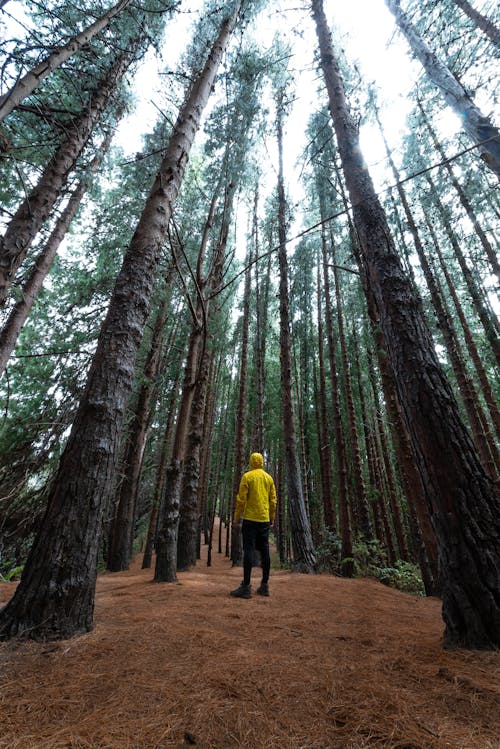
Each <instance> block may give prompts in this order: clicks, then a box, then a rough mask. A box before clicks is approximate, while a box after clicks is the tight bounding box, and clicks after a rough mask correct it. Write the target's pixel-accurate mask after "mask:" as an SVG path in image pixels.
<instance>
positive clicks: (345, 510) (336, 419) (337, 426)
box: [321, 211, 354, 577]
mask: <svg viewBox="0 0 500 749" xmlns="http://www.w3.org/2000/svg"><path fill="white" fill-rule="evenodd" d="M322 215H323V211H322ZM321 248H322V260H323V288H324V292H325V322H326V338H327V341H328V358H329V362H330V379H331V388H332V412H333V413H332V417H333V430H334V447H335V457H336V468H337V493H338V501H339V522H340V533H341V537H342V559H343V560H349V561H346V562H344V563H343V567H342V574H343V575H344V576H345V577H352V575H353V573H354V566H353V561H352V529H351V519H350V514H349V495H348V490H347V456H346V445H345V438H344V430H343V427H342V414H341V410H340V393H339V383H338V375H337V363H336V357H335V338H334V335H333V320H332V301H331V294H330V281H329V277H328V256H327V251H326V235H325V229H324V224H323V228H322V232H321Z"/></svg>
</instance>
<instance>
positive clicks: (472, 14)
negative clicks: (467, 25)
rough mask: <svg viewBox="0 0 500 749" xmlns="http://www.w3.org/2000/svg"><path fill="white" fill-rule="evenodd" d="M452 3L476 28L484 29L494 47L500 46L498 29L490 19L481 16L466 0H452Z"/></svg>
mask: <svg viewBox="0 0 500 749" xmlns="http://www.w3.org/2000/svg"><path fill="white" fill-rule="evenodd" d="M454 3H455V5H458V7H459V8H460V9H461V10H463V12H464V13H465V15H466V16H468V17H469V18H470V20H471V21H472V22H473V23H474V24H475V25H476V26H477V28H478V29H481V31H484V33H485V34H486V36H487V37H488V39H489V40H490V42H493V44H494V45H495V46H496V47H500V30H499V29H498V27H497V26H495V24H494V23H493V22H492V21H490V20H489V19H488V18H486V17H485V16H483V15H482V13H480V12H479V11H478V10H475V8H473V7H472V5H471V4H470V3H469V2H468V0H454Z"/></svg>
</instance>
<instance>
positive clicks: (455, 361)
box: [375, 110, 496, 478]
mask: <svg viewBox="0 0 500 749" xmlns="http://www.w3.org/2000/svg"><path fill="white" fill-rule="evenodd" d="M375 114H376V118H377V123H378V126H379V129H380V134H381V136H382V139H383V141H384V145H385V150H386V153H387V158H388V160H389V164H390V166H391V169H392V173H393V175H394V179H395V180H396V185H397V191H398V195H399V199H400V201H401V205H402V206H403V210H404V212H405V216H406V221H407V224H408V228H409V229H410V232H411V235H412V237H413V244H414V247H415V249H416V251H417V255H418V259H419V261H420V267H421V268H422V272H423V274H424V278H425V281H426V284H427V288H428V289H429V293H430V297H431V303H432V306H433V308H434V312H435V314H436V318H437V323H438V328H439V330H440V331H441V334H442V336H443V340H444V343H445V347H446V350H447V352H448V356H449V358H450V362H451V366H452V368H453V372H454V374H455V377H456V380H457V385H458V389H459V392H460V396H461V399H462V402H463V404H464V406H465V411H466V413H467V417H468V419H469V424H470V426H471V429H472V434H473V436H474V441H475V443H476V447H477V448H478V451H479V454H480V456H481V460H482V463H483V466H484V468H485V469H486V470H487V471H488V473H489V475H490V476H491V477H492V478H495V475H496V466H495V465H494V462H492V455H491V454H490V450H489V446H488V442H487V439H486V436H485V434H484V431H483V428H482V424H481V421H480V418H479V415H478V408H477V406H478V403H477V396H476V391H475V388H474V385H473V383H472V382H471V380H470V377H469V375H468V373H467V371H466V369H465V365H464V361H463V356H462V353H461V347H460V343H459V341H458V338H457V335H456V331H455V329H454V327H453V324H452V321H451V319H450V316H449V314H448V311H447V309H446V308H445V303H444V299H443V298H442V295H441V294H440V291H439V289H438V286H437V282H436V280H435V278H434V274H433V272H432V270H431V267H430V265H429V262H428V260H427V256H426V253H425V250H424V246H423V244H422V240H421V239H420V233H419V231H418V229H417V224H416V222H415V219H414V218H413V213H412V212H411V210H410V205H409V203H408V199H407V197H406V192H405V190H404V188H403V185H402V184H401V177H400V174H399V172H398V170H397V168H396V165H395V163H394V160H393V158H392V155H391V151H390V149H389V145H388V143H387V140H386V138H385V134H384V131H383V128H382V124H381V122H380V119H379V117H378V112H377V111H376V110H375Z"/></svg>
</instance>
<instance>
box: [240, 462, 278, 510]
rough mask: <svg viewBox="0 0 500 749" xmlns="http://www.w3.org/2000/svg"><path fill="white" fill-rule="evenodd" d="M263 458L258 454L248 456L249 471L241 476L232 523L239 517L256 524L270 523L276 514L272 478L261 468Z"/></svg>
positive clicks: (274, 488) (274, 489) (274, 490)
mask: <svg viewBox="0 0 500 749" xmlns="http://www.w3.org/2000/svg"><path fill="white" fill-rule="evenodd" d="M263 465H264V458H263V457H262V455H261V454H260V453H252V454H251V456H250V469H251V470H250V471H247V472H246V473H244V474H243V476H242V478H241V482H240V488H239V490H238V496H237V497H236V509H235V511H234V522H235V523H237V522H238V521H239V519H240V517H241V516H243V519H244V520H255V521H257V522H258V523H272V522H274V516H275V514H276V503H277V499H276V487H275V486H274V481H273V479H272V476H270V475H269V474H268V473H266V472H265V471H264V470H263V468H262V466H263Z"/></svg>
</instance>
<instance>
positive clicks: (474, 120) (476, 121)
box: [385, 0, 500, 178]
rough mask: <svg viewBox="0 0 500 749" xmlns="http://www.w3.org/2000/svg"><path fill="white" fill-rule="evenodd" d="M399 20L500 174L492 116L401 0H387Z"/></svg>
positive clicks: (499, 149)
mask: <svg viewBox="0 0 500 749" xmlns="http://www.w3.org/2000/svg"><path fill="white" fill-rule="evenodd" d="M385 2H386V5H387V7H388V8H389V10H390V11H391V13H392V14H393V15H394V18H395V19H396V23H397V25H398V27H399V29H400V31H401V32H402V34H403V35H404V36H405V37H406V40H407V42H408V44H409V45H410V47H411V50H412V52H413V54H414V55H415V57H416V58H417V59H418V60H420V62H421V64H422V65H423V67H424V69H425V72H426V73H427V75H428V76H429V78H430V80H431V81H432V82H433V83H434V85H435V86H437V88H438V89H439V90H440V92H441V94H442V96H443V98H444V99H445V101H446V103H447V104H448V106H450V107H451V108H452V109H453V111H454V112H455V113H456V114H457V115H458V117H459V118H460V121H461V122H462V125H463V128H464V130H465V132H466V133H467V135H468V136H469V137H470V138H471V139H472V141H473V142H474V143H475V144H476V145H477V146H478V150H479V152H480V154H481V158H482V159H483V160H484V162H485V163H486V164H487V165H488V167H489V168H490V169H491V170H492V171H493V172H494V173H495V174H496V175H497V177H498V178H500V134H499V132H498V128H496V127H495V126H494V125H493V124H492V123H491V120H490V119H489V117H487V116H486V115H484V114H483V113H482V112H481V111H480V110H479V108H478V107H477V106H476V105H475V104H474V102H473V101H472V99H471V98H470V96H469V94H468V93H467V91H466V90H465V89H464V88H463V86H462V85H461V84H460V83H459V82H458V80H457V79H456V78H455V76H454V75H453V74H452V73H451V71H450V70H449V69H448V67H447V66H446V65H445V64H444V63H443V62H441V60H440V59H439V58H438V56H437V55H436V54H435V53H434V52H433V51H432V50H431V48H430V47H429V46H428V44H427V43H426V42H425V41H424V40H423V39H422V37H421V36H419V34H418V33H417V31H416V30H415V28H414V26H413V25H412V24H411V23H410V21H409V20H408V17H407V16H406V14H405V13H403V11H402V10H401V7H400V4H399V0H385Z"/></svg>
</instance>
